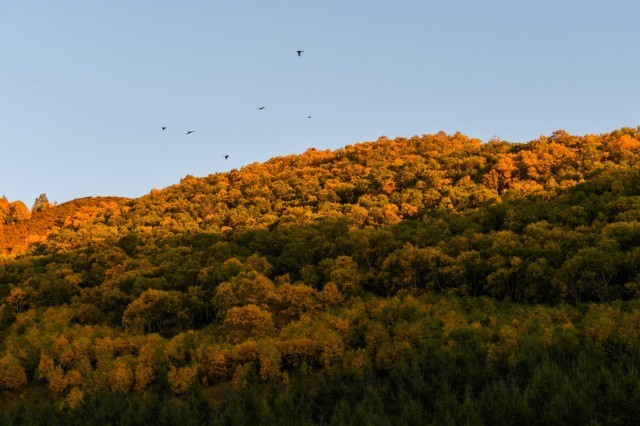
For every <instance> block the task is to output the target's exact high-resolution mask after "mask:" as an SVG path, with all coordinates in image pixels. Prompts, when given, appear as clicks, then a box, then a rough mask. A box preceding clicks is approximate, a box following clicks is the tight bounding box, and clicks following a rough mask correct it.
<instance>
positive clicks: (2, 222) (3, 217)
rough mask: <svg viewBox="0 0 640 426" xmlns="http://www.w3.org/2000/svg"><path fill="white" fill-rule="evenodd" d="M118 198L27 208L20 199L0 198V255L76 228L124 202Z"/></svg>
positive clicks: (96, 198) (19, 249)
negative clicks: (11, 201)
mask: <svg viewBox="0 0 640 426" xmlns="http://www.w3.org/2000/svg"><path fill="white" fill-rule="evenodd" d="M127 200H128V199H127V198H122V197H86V198H79V199H76V200H72V201H69V202H67V203H63V204H60V205H56V206H53V205H50V204H48V203H47V204H46V205H43V206H39V207H38V208H37V209H33V211H32V212H30V211H29V209H28V208H27V206H26V205H24V203H22V202H21V201H14V202H13V203H9V202H8V201H7V200H4V199H0V254H13V255H16V254H23V253H24V252H26V250H27V249H28V247H29V246H30V245H31V244H33V243H36V242H39V241H43V240H45V239H46V238H47V236H48V235H49V234H50V233H52V232H57V231H59V230H61V229H65V230H70V231H72V232H76V231H78V229H79V228H80V227H81V225H83V224H85V223H86V222H89V221H93V220H94V219H96V218H97V217H98V216H104V215H108V214H109V212H112V211H114V209H115V208H116V207H117V206H119V205H121V204H123V203H124V202H125V201H127Z"/></svg>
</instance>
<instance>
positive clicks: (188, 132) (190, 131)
mask: <svg viewBox="0 0 640 426" xmlns="http://www.w3.org/2000/svg"><path fill="white" fill-rule="evenodd" d="M193 132H195V130H187V134H188V135H190V134H191V133H193Z"/></svg>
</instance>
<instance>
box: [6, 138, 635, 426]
mask: <svg viewBox="0 0 640 426" xmlns="http://www.w3.org/2000/svg"><path fill="white" fill-rule="evenodd" d="M0 253H1V254H0V403H1V405H2V414H1V415H0V416H1V417H0V424H7V425H13V424H16V425H17V424H20V425H24V424H43V423H47V424H139V425H145V424H184V425H202V424H256V425H257V424H337V425H342V424H367V425H383V424H389V423H392V424H406V425H415V424H434V425H443V424H452V425H453V424H454V425H457V424H492V425H500V424H545V425H549V424H592V425H598V424H634V423H637V422H638V420H639V419H640V339H639V336H640V300H639V299H638V296H639V295H640V128H636V129H633V128H623V129H620V130H616V131H613V132H611V133H607V134H600V135H585V136H574V135H570V134H568V133H566V132H564V131H557V132H555V133H553V134H552V135H550V136H543V137H540V138H539V139H536V140H533V141H530V142H528V143H509V142H504V141H500V140H497V139H495V140H491V141H489V142H487V143H482V142H481V141H480V140H477V139H473V138H469V137H467V136H465V135H462V134H459V133H458V134H455V135H447V134H445V133H439V134H434V135H423V136H415V137H412V138H408V139H407V138H396V139H388V138H386V137H381V138H380V139H378V140H377V141H375V142H368V143H361V144H355V145H351V146H347V147H345V148H343V149H339V150H336V151H319V150H316V149H309V150H307V151H306V152H305V153H303V154H301V155H292V156H286V157H278V158H274V159H271V160H269V161H267V162H265V163H263V164H257V163H256V164H250V165H248V166H246V167H243V168H242V169H240V170H232V171H231V172H228V173H219V174H213V175H210V176H207V177H204V178H196V177H193V176H186V177H185V178H184V179H182V180H181V182H180V183H179V184H176V185H174V186H171V187H168V188H165V189H161V190H156V189H154V190H152V191H151V192H150V193H149V194H148V195H146V196H144V197H141V198H137V199H125V198H118V197H95V198H85V199H79V200H74V201H71V202H68V203H64V204H61V205H53V204H50V203H49V202H48V200H47V199H46V196H44V194H43V196H41V197H39V198H38V199H37V200H36V203H35V204H34V205H33V207H32V208H29V207H27V205H25V204H24V203H23V202H21V201H12V202H10V201H9V200H7V199H6V198H0Z"/></svg>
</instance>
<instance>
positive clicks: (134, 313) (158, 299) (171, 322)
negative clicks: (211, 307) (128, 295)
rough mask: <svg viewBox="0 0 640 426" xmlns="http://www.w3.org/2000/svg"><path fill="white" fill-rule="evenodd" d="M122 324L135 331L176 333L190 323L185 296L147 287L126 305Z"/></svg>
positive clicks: (162, 333)
mask: <svg viewBox="0 0 640 426" xmlns="http://www.w3.org/2000/svg"><path fill="white" fill-rule="evenodd" d="M122 324H123V325H124V326H125V327H127V328H129V329H132V330H135V331H145V332H148V333H153V332H157V333H160V334H161V335H163V336H171V335H173V334H176V333H178V332H180V331H182V330H184V329H186V328H188V327H189V326H190V325H191V314H190V312H189V309H188V303H187V300H186V296H185V295H184V294H183V293H179V292H177V291H163V290H154V289H149V290H147V291H145V292H143V293H142V294H141V295H140V297H138V298H137V299H136V300H134V301H133V302H131V303H130V304H129V306H127V309H125V311H124V314H123V316H122Z"/></svg>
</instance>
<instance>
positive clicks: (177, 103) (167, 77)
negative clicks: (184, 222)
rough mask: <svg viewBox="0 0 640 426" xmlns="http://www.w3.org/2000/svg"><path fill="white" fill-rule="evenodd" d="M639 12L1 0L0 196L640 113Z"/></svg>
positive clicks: (402, 2) (581, 2) (141, 182)
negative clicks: (368, 144)
mask: <svg viewBox="0 0 640 426" xmlns="http://www.w3.org/2000/svg"><path fill="white" fill-rule="evenodd" d="M638 16H640V2H638V1H637V0H625V1H622V0H609V1H606V2H604V1H602V0H598V1H592V0H554V1H548V0H536V1H530V0H420V1H419V0H395V1H389V0H386V1H381V0H367V1H360V0H342V1H338V0H296V1H294V0H282V1H279V0H272V1H269V2H265V1H258V0H253V1H248V0H182V1H178V0H136V1H132V0H108V1H107V0H56V1H51V0H0V196H2V195H6V197H7V198H8V199H9V200H10V201H14V200H22V201H24V202H25V203H26V204H27V205H28V206H31V205H32V204H33V201H34V200H35V198H36V197H37V196H38V195H39V194H41V193H46V194H47V196H48V198H49V200H50V201H54V200H55V201H58V202H60V203H62V202H65V201H68V200H71V199H74V198H79V197H85V196H97V195H104V196H108V195H116V196H126V197H138V196H142V195H144V194H146V193H148V192H149V191H150V190H151V189H154V188H158V189H160V188H163V187H166V186H169V185H172V184H175V183H178V182H179V180H180V179H181V178H183V177H184V176H186V175H188V174H190V175H194V176H206V175H209V174H211V173H219V172H225V171H229V170H232V169H234V168H235V169H239V168H241V167H242V166H244V165H247V164H250V163H254V162H263V161H266V160H268V159H269V158H272V157H276V156H282V155H289V154H299V153H302V152H304V151H306V150H307V149H308V148H311V147H314V148H317V149H338V148H341V147H344V146H345V145H351V144H355V143H358V142H365V141H374V140H376V139H378V137H380V136H383V135H384V136H387V137H389V138H393V137H398V136H402V137H411V136H414V135H422V134H431V133H437V132H439V131H445V132H447V133H455V132H458V131H460V132H462V133H464V134H466V135H468V136H470V137H474V138H479V139H482V140H483V141H486V140H488V139H490V138H492V137H499V138H501V139H502V140H508V141H512V142H527V141H529V140H532V139H536V138H538V137H539V136H540V135H548V134H550V133H552V132H553V131H555V130H558V129H564V130H566V131H568V132H570V133H572V134H579V135H583V134H598V133H604V132H609V131H612V130H615V129H618V128H621V127H637V126H638V125H640V55H639V54H638V52H639V51H640V26H639V25H638V23H637V22H638V21H637V19H638ZM297 50H304V53H303V54H302V56H300V57H298V56H297V54H296V51H297ZM262 106H264V107H265V108H264V109H263V110H258V109H257V108H258V107H262ZM309 115H310V116H311V118H307V116H309ZM163 126H166V130H164V131H162V130H161V127H163ZM188 130H193V131H194V133H192V134H190V135H186V132H187V131H188ZM224 155H229V158H228V159H227V160H225V159H224V157H223V156H224Z"/></svg>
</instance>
